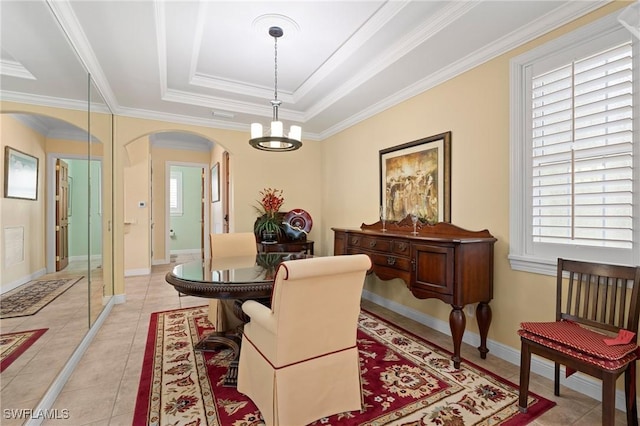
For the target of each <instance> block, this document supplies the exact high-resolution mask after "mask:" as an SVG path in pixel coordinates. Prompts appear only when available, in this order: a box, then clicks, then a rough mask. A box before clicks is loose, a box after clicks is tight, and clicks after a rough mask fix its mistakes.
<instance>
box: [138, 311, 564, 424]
mask: <svg viewBox="0 0 640 426" xmlns="http://www.w3.org/2000/svg"><path fill="white" fill-rule="evenodd" d="M212 330H213V327H212V325H211V323H209V321H208V320H207V307H206V306H204V307H196V308H187V309H178V310H173V311H165V312H155V313H153V314H152V315H151V322H150V325H149V334H148V338H147V346H146V351H145V355H144V360H143V366H142V372H141V375H140V385H139V387H138V396H137V401H136V408H135V412H134V419H133V425H134V426H138V425H193V426H212V425H220V426H257V425H261V424H263V423H262V421H261V417H260V412H259V411H258V409H257V408H256V406H255V405H254V404H253V402H252V401H251V400H250V399H248V398H247V397H246V396H245V395H243V394H241V393H239V392H238V391H237V390H236V389H235V388H230V387H224V386H222V380H223V378H224V375H225V373H226V370H227V366H228V365H229V361H230V357H231V356H232V352H231V350H221V351H218V352H207V353H202V352H194V350H193V346H194V344H195V343H196V342H197V341H198V340H199V338H200V336H202V335H203V334H204V333H207V332H209V331H212ZM358 348H359V351H360V362H361V365H362V382H363V390H364V391H363V393H364V400H365V407H364V410H363V411H361V412H360V411H352V412H347V413H342V414H336V415H333V416H330V417H327V418H324V419H321V420H318V421H316V422H314V423H312V424H313V425H318V426H337V425H340V426H347V425H349V426H354V425H394V426H400V425H411V426H418V425H435V426H448V425H452V426H453V425H455V426H457V425H498V424H499V425H505V426H506V425H511V426H513V425H524V424H527V423H529V422H530V421H532V420H533V419H534V418H536V417H538V416H539V415H540V414H542V413H543V412H545V411H547V410H548V409H550V408H551V407H553V406H554V405H555V403H554V402H552V401H549V400H547V399H544V398H542V397H540V396H538V395H535V394H532V393H529V412H528V413H527V414H522V413H520V412H519V411H518V408H517V403H518V387H517V386H516V385H514V384H513V383H511V382H509V381H507V380H505V379H502V378H500V377H498V376H496V375H494V374H493V373H491V372H489V371H487V370H485V369H483V368H481V367H478V366H477V365H474V364H472V363H470V362H468V361H466V360H463V362H462V365H461V368H460V369H455V368H453V362H452V361H451V359H450V357H451V353H450V352H448V351H446V350H444V349H442V348H440V347H438V346H435V345H433V344H431V343H429V342H427V341H425V340H423V339H421V338H419V337H417V336H415V335H413V334H411V333H409V332H407V331H405V330H403V329H400V328H397V327H396V326H393V325H391V324H389V323H387V322H386V321H384V320H382V319H380V318H378V317H376V316H374V315H372V314H369V313H367V312H365V311H362V312H361V314H360V318H359V326H358Z"/></svg>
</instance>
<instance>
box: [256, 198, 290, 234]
mask: <svg viewBox="0 0 640 426" xmlns="http://www.w3.org/2000/svg"><path fill="white" fill-rule="evenodd" d="M260 195H261V196H262V199H261V200H260V201H259V202H258V203H259V205H258V206H255V208H256V211H257V212H258V219H257V220H256V222H255V224H254V225H253V232H254V233H255V234H256V236H258V238H260V239H261V241H263V242H277V241H278V238H279V237H280V236H281V235H282V214H281V213H280V207H282V204H283V203H284V197H283V196H282V190H281V189H274V188H265V189H263V190H262V191H260Z"/></svg>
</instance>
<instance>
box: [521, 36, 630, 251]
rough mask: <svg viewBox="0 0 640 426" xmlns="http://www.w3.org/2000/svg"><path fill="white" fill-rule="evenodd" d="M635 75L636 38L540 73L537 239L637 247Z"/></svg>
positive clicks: (535, 115) (535, 113)
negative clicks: (634, 206)
mask: <svg viewBox="0 0 640 426" xmlns="http://www.w3.org/2000/svg"><path fill="white" fill-rule="evenodd" d="M632 76H633V75H632V49H631V43H630V42H629V43H625V44H623V45H621V46H616V47H614V48H612V49H608V50H606V51H603V52H599V53H597V54H595V55H593V56H590V57H587V58H584V59H580V60H576V61H573V62H571V63H569V64H567V65H566V66H563V67H561V68H558V69H555V70H553V71H550V72H548V73H545V74H542V75H539V76H534V77H533V79H532V100H531V102H532V108H531V110H532V135H531V136H532V142H533V143H532V179H533V180H532V206H531V209H532V211H531V216H532V226H533V241H534V242H547V243H572V244H577V245H585V246H598V247H619V248H628V249H630V248H631V246H632V242H633V235H632V229H633V223H632V215H633V190H634V188H633V149H632V148H633V145H632V142H633V96H632V95H633V78H632Z"/></svg>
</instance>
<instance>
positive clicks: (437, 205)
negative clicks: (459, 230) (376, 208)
mask: <svg viewBox="0 0 640 426" xmlns="http://www.w3.org/2000/svg"><path fill="white" fill-rule="evenodd" d="M380 209H381V216H384V218H385V219H386V220H387V221H399V220H402V219H404V218H405V217H407V216H408V215H411V214H416V215H417V216H418V217H419V218H420V219H421V220H422V221H424V222H428V223H436V222H451V132H445V133H441V134H438V135H434V136H429V137H427V138H424V139H419V140H416V141H412V142H408V143H405V144H402V145H397V146H394V147H391V148H386V149H383V150H380Z"/></svg>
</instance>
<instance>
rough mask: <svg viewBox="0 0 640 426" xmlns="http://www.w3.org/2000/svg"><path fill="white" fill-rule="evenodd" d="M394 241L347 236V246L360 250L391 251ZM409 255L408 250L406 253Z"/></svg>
mask: <svg viewBox="0 0 640 426" xmlns="http://www.w3.org/2000/svg"><path fill="white" fill-rule="evenodd" d="M393 245H394V241H393V240H391V239H388V238H376V237H369V236H351V237H349V242H348V246H349V247H358V248H360V249H362V250H374V251H381V252H384V253H391V252H392V251H393ZM406 255H407V256H408V255H409V252H407V253H406Z"/></svg>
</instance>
